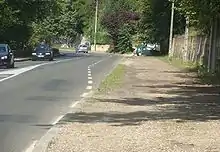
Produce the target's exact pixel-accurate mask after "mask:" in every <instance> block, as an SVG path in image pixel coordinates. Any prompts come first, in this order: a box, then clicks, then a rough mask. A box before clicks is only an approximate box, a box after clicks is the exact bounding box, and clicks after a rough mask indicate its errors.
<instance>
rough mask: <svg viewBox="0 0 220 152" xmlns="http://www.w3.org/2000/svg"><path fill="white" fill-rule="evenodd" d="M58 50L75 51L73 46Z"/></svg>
mask: <svg viewBox="0 0 220 152" xmlns="http://www.w3.org/2000/svg"><path fill="white" fill-rule="evenodd" d="M59 50H60V52H62V51H65V52H66V51H70V52H73V51H75V48H59Z"/></svg>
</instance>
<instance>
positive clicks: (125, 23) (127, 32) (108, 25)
mask: <svg viewBox="0 0 220 152" xmlns="http://www.w3.org/2000/svg"><path fill="white" fill-rule="evenodd" d="M110 8H111V9H110ZM132 10H135V9H134V8H133V5H132V3H130V1H128V0H127V1H126V0H117V1H116V0H112V1H108V2H107V3H106V8H105V10H104V15H103V16H102V19H101V24H102V26H103V27H104V28H105V29H106V31H107V32H108V35H109V37H110V38H111V41H112V51H114V52H121V53H125V52H129V51H132V34H134V33H135V32H134V31H135V30H136V29H135V28H134V27H135V25H136V21H137V20H138V19H139V16H138V14H137V13H136V12H134V11H132Z"/></svg>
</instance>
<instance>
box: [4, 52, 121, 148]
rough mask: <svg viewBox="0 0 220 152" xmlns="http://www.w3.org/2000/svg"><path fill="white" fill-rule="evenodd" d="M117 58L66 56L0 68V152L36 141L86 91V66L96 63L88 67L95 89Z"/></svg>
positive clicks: (22, 146)
mask: <svg viewBox="0 0 220 152" xmlns="http://www.w3.org/2000/svg"><path fill="white" fill-rule="evenodd" d="M119 59H120V57H119V56H115V55H110V54H95V53H91V54H88V55H73V54H72V55H71V54H69V55H67V56H65V57H62V58H57V59H56V61H52V62H47V61H46V62H45V61H36V62H35V61H34V62H33V61H25V62H20V63H16V68H15V69H0V151H1V152H21V151H24V150H25V149H26V148H27V147H28V146H29V145H30V144H31V143H32V142H33V141H37V140H39V139H40V138H41V137H42V136H43V135H44V134H45V133H46V132H47V131H48V130H49V129H50V128H51V127H52V126H53V122H54V121H56V119H57V118H58V117H59V116H60V115H63V114H65V113H66V112H67V111H68V110H69V108H70V105H71V104H73V103H74V102H76V101H78V100H80V98H81V97H80V95H81V94H83V93H84V92H85V91H86V87H87V85H88V66H89V65H92V64H94V63H97V64H95V65H94V66H93V67H91V71H92V78H93V85H94V86H97V85H98V83H99V82H100V80H101V79H103V78H104V77H105V75H106V74H107V73H108V72H109V71H110V70H111V69H112V68H113V65H114V63H115V62H116V61H118V60H119ZM8 77H11V78H10V79H8ZM1 80H2V81H1Z"/></svg>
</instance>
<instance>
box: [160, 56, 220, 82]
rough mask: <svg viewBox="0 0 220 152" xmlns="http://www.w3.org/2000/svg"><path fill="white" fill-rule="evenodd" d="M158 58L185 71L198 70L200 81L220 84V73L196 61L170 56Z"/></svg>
mask: <svg viewBox="0 0 220 152" xmlns="http://www.w3.org/2000/svg"><path fill="white" fill-rule="evenodd" d="M157 58H159V59H160V60H162V61H164V62H167V63H169V64H170V65H172V66H174V67H176V68H178V69H180V70H183V71H185V72H196V73H197V75H198V81H199V83H202V84H210V85H219V84H220V75H219V74H213V73H209V72H207V70H206V69H205V68H204V67H202V66H199V65H197V64H195V63H191V62H183V61H182V60H180V59H174V58H172V59H170V58H169V57H168V56H159V57H157Z"/></svg>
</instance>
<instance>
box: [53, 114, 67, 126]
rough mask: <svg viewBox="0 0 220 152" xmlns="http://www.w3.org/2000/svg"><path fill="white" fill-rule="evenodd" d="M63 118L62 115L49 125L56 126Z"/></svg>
mask: <svg viewBox="0 0 220 152" xmlns="http://www.w3.org/2000/svg"><path fill="white" fill-rule="evenodd" d="M63 117H64V115H60V116H58V117H57V118H56V119H55V120H54V121H53V122H52V123H51V124H52V125H56V124H57V123H58V122H59V121H60V120H61V119H62V118H63Z"/></svg>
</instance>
